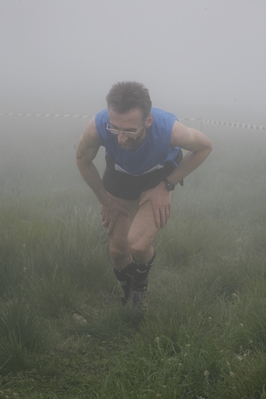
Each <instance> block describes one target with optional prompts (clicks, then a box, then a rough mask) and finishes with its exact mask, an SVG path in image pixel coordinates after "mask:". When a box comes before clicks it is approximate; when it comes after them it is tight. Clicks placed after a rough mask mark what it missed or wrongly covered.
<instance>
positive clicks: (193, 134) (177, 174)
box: [168, 121, 212, 184]
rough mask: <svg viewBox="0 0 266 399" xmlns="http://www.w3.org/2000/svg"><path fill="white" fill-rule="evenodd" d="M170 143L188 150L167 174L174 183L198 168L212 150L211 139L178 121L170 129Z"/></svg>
mask: <svg viewBox="0 0 266 399" xmlns="http://www.w3.org/2000/svg"><path fill="white" fill-rule="evenodd" d="M171 145H172V146H173V147H174V146H178V147H180V148H183V149H185V150H188V151H189V152H188V153H187V154H186V155H185V157H184V158H183V159H182V161H181V162H180V164H179V165H178V168H176V169H175V170H174V172H173V173H171V175H170V176H168V178H169V180H171V181H172V182H173V183H175V184H177V183H178V182H179V181H181V180H182V179H183V178H184V177H185V176H187V175H189V174H190V173H191V172H192V171H193V170H195V169H196V168H198V167H199V166H200V165H201V164H202V162H204V161H205V159H206V158H207V156H208V155H209V154H210V152H211V151H212V144H211V141H210V140H209V139H208V137H207V136H205V134H204V133H202V132H200V131H199V130H197V129H192V128H188V127H186V126H184V125H183V124H182V123H180V122H178V121H176V122H175V124H174V127H173V130H172V137H171Z"/></svg>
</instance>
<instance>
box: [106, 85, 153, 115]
mask: <svg viewBox="0 0 266 399" xmlns="http://www.w3.org/2000/svg"><path fill="white" fill-rule="evenodd" d="M106 101H107V107H108V108H109V107H111V108H113V110H114V111H116V112H118V113H119V114H124V113H125V112H128V111H129V110H131V109H133V108H138V109H140V110H141V111H142V115H143V119H146V118H147V117H148V116H149V115H150V112H151V106H152V102H151V99H150V95H149V91H148V89H146V87H144V86H143V84H141V83H137V82H118V83H116V84H114V85H113V86H112V88H111V90H110V91H109V93H108V94H107V96H106Z"/></svg>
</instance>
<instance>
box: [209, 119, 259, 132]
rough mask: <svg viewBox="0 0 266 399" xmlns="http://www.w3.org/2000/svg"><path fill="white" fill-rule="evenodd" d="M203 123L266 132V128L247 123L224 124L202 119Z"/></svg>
mask: <svg viewBox="0 0 266 399" xmlns="http://www.w3.org/2000/svg"><path fill="white" fill-rule="evenodd" d="M202 122H203V123H211V124H212V125H220V126H227V127H238V128H240V129H254V130H266V126H259V125H250V124H247V123H234V122H222V121H213V120H210V119H202Z"/></svg>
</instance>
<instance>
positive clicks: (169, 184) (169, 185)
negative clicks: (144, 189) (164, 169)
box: [165, 180, 175, 191]
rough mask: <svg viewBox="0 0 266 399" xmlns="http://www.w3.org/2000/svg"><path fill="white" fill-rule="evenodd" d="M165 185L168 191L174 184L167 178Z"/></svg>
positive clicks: (172, 189) (172, 188)
mask: <svg viewBox="0 0 266 399" xmlns="http://www.w3.org/2000/svg"><path fill="white" fill-rule="evenodd" d="M165 187H166V188H167V190H168V191H174V189H175V185H174V183H172V182H171V181H169V180H167V182H166V184H165Z"/></svg>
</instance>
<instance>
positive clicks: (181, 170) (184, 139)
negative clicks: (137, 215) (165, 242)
mask: <svg viewBox="0 0 266 399" xmlns="http://www.w3.org/2000/svg"><path fill="white" fill-rule="evenodd" d="M171 146H173V147H175V146H178V147H180V148H183V149H185V150H188V151H189V152H188V153H187V154H186V155H185V157H184V158H183V159H182V161H181V162H180V164H179V165H178V167H177V168H176V169H175V170H174V171H173V172H172V173H171V174H170V175H169V176H168V179H169V180H170V181H171V182H173V183H174V184H177V183H178V182H180V181H181V180H182V179H183V178H184V177H185V176H187V175H188V174H190V173H191V172H192V171H193V170H194V169H196V168H197V167H198V166H200V165H201V164H202V162H203V161H204V160H205V159H206V158H207V156H208V155H209V154H210V152H211V150H212V144H211V142H210V140H209V139H208V138H207V137H206V136H205V134H203V133H202V132H200V131H199V130H196V129H192V128H187V127H186V126H184V125H182V124H181V123H180V122H178V121H176V122H175V123H174V126H173V130H172V136H171ZM171 194H172V193H171V192H169V191H167V190H166V188H165V183H164V182H161V183H160V184H158V186H156V187H155V188H154V189H152V190H148V191H145V192H144V193H143V195H142V197H141V200H140V203H139V205H142V204H144V203H145V202H146V201H151V203H152V206H153V212H154V218H155V222H156V225H157V226H158V227H164V226H165V225H166V223H167V220H168V218H169V215H170V210H171Z"/></svg>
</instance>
